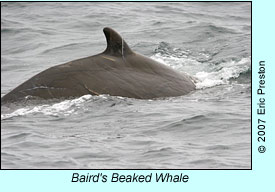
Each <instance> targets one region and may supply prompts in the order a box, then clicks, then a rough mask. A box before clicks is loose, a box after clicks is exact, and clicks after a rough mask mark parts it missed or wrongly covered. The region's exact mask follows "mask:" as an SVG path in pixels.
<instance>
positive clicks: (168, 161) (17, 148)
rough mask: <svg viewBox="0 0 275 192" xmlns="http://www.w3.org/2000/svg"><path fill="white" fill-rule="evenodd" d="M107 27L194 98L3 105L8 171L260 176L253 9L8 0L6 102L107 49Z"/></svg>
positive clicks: (4, 13) (88, 98)
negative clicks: (187, 79)
mask: <svg viewBox="0 0 275 192" xmlns="http://www.w3.org/2000/svg"><path fill="white" fill-rule="evenodd" d="M104 27H111V28H113V29H115V30H116V31H118V32H119V33H120V34H121V36H122V37H123V38H124V39H125V41H126V42H127V43H128V45H129V46H130V47H131V48H132V49H133V50H134V51H136V52H139V53H141V54H143V55H146V56H148V57H151V58H153V59H155V60H157V61H160V62H162V63H163V64H165V65H168V66H170V67H171V68H174V70H177V71H180V72H182V73H187V74H189V75H191V76H192V77H193V79H194V82H195V84H196V90H195V91H193V92H191V93H190V94H188V95H184V96H180V97H170V98H161V99H152V100H139V99H132V98H125V97H114V96H109V95H99V96H92V95H84V96H82V97H80V98H74V99H67V100H57V99H56V100H38V101H34V102H29V103H20V104H18V103H17V104H11V105H8V106H1V166H2V169H250V168H251V5H250V3H249V2H241V3H240V2H239V3H238V2H235V3H233V2H224V3H217V2H178V3H177V2H171V3H167V2H166V3H165V2H161V3H159V2H158V3H153V2H142V3H141V2H33V3H30V2H28V3H22V2H10V3H3V2H2V3H1V96H3V95H5V94H6V93H8V92H9V91H11V90H12V89H14V88H15V87H16V86H18V85H19V84H21V83H23V82H24V81H26V80H28V79H29V78H31V77H32V76H34V75H36V74H37V73H39V72H41V71H43V70H45V69H47V68H49V67H52V66H55V65H58V64H62V63H65V62H68V61H71V60H75V59H79V58H82V57H87V56H91V55H95V54H98V53H100V52H102V51H104V49H105V48H106V41H105V36H104V34H103V32H102V29H103V28H104Z"/></svg>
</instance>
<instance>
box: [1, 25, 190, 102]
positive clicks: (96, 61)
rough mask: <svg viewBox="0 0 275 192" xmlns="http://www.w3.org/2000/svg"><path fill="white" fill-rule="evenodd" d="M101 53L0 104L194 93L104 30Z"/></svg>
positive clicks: (182, 79)
mask: <svg viewBox="0 0 275 192" xmlns="http://www.w3.org/2000/svg"><path fill="white" fill-rule="evenodd" d="M103 32H104V34H105V36H106V40H107V48H106V50H105V51H104V52H102V53H100V54H98V55H94V56H90V57H86V58H82V59H78V60H74V61H71V62H68V63H65V64H61V65H57V66H54V67H51V68H49V69H47V70H45V71H42V72H41V73H39V74H37V75H35V76H34V77H32V78H31V79H29V80H27V81H26V82H24V83H23V84H21V85H19V86H18V87H16V88H15V89H14V90H12V91H11V92H9V93H8V94H6V95H5V96H3V97H2V98H1V103H2V104H3V103H7V102H15V101H19V100H23V99H24V98H26V96H33V97H39V98H42V99H52V98H69V97H80V96H83V95H86V94H91V95H100V94H109V95H112V96H123V97H130V98H138V99H151V98H158V97H173V96H181V95H185V94H187V93H189V92H191V91H192V90H195V85H194V83H193V82H192V81H191V79H190V78H189V77H188V76H186V75H184V74H181V73H179V72H177V71H174V70H173V69H171V68H169V67H167V66H165V65H164V64H161V63H159V62H157V61H154V60H152V59H150V58H148V57H145V56H143V55H140V54H138V53H135V52H134V51H132V50H131V49H130V48H129V46H128V45H127V43H126V42H125V41H124V40H123V39H122V38H121V36H120V35H119V34H118V33H117V32H116V31H114V30H113V29H111V28H108V27H106V28H104V29H103Z"/></svg>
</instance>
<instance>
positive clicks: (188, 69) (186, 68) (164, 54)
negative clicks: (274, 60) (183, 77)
mask: <svg viewBox="0 0 275 192" xmlns="http://www.w3.org/2000/svg"><path fill="white" fill-rule="evenodd" d="M215 54H217V52H213V53H206V52H205V53H203V52H202V53H195V54H194V53H191V51H190V50H183V49H179V48H172V47H171V46H170V45H169V44H168V43H165V42H161V43H160V44H159V46H158V48H157V49H156V50H155V54H154V55H153V56H151V58H152V59H155V60H157V61H159V62H161V63H163V64H165V65H167V66H169V67H172V68H173V69H175V70H177V71H179V72H182V73H187V75H190V76H192V77H194V81H195V85H196V88H197V89H205V88H209V87H214V86H217V85H222V84H229V83H230V82H231V80H232V79H237V78H239V77H240V78H245V79H244V80H243V81H241V82H244V83H245V82H250V79H251V75H250V73H251V58H250V57H243V58H239V59H234V58H230V59H227V60H221V61H219V62H218V63H217V62H215V63H213V62H211V58H212V57H213V56H214V55H215ZM193 55H194V56H193ZM202 58H204V59H202Z"/></svg>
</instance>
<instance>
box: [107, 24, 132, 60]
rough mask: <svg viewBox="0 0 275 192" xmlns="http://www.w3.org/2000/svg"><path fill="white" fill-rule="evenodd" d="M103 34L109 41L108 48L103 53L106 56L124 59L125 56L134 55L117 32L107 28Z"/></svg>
mask: <svg viewBox="0 0 275 192" xmlns="http://www.w3.org/2000/svg"><path fill="white" fill-rule="evenodd" d="M103 32H104V34H105V37H106V41H107V48H106V49H105V51H104V52H103V53H104V54H108V55H114V56H122V57H124V56H125V55H129V54H132V53H133V51H132V50H131V49H130V48H129V46H128V45H127V43H126V42H125V41H124V40H123V38H122V37H121V36H120V35H119V34H118V33H117V32H116V31H115V30H113V29H111V28H109V27H105V28H104V29H103Z"/></svg>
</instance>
